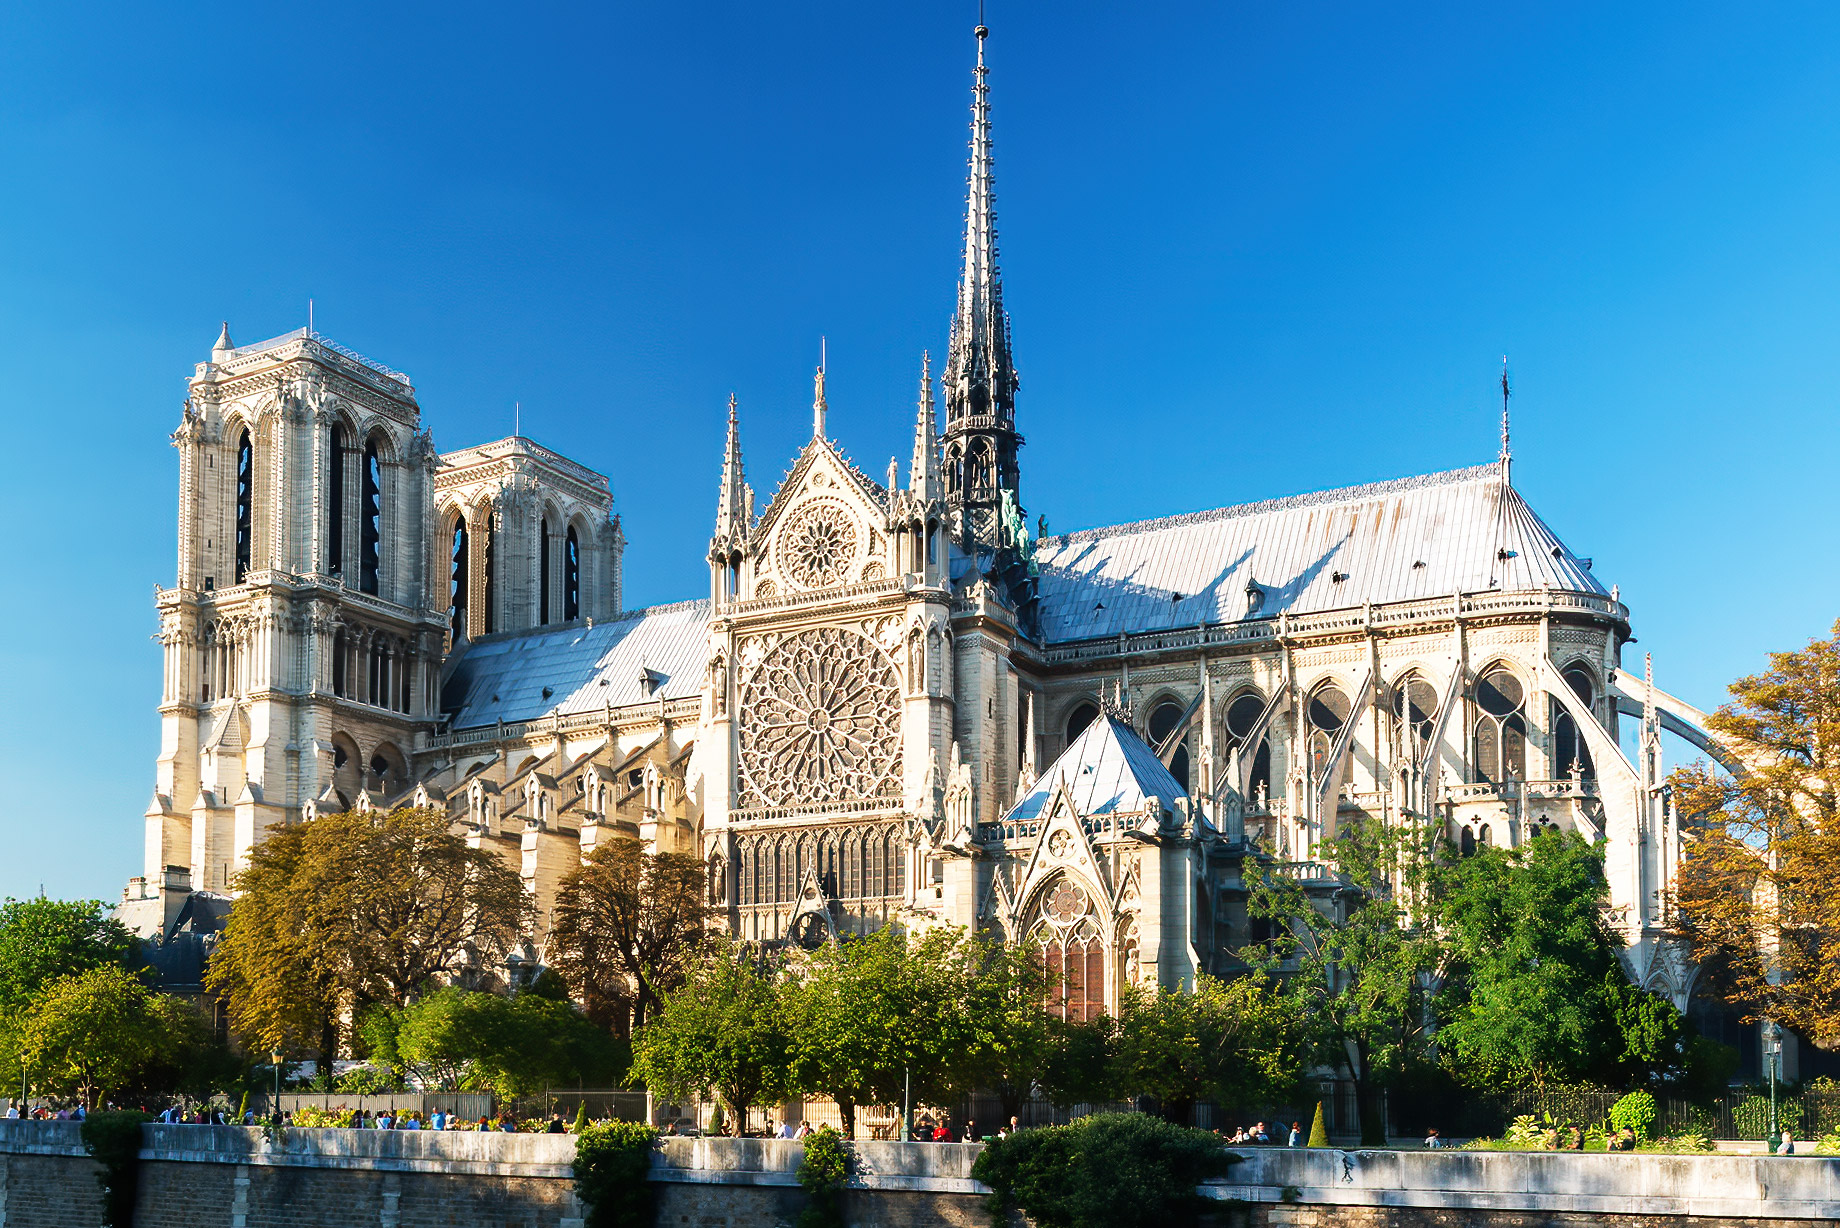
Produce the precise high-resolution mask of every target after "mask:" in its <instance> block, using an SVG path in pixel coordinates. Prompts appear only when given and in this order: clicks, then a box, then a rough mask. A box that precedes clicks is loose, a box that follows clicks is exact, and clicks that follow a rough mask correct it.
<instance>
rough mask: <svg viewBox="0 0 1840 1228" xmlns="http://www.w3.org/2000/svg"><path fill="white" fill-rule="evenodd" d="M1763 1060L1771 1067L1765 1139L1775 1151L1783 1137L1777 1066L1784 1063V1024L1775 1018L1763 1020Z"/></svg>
mask: <svg viewBox="0 0 1840 1228" xmlns="http://www.w3.org/2000/svg"><path fill="white" fill-rule="evenodd" d="M1763 1060H1764V1061H1765V1062H1767V1063H1768V1064H1769V1067H1770V1136H1769V1138H1768V1139H1767V1140H1765V1141H1766V1143H1767V1144H1768V1146H1769V1148H1770V1150H1771V1151H1775V1150H1776V1144H1777V1141H1778V1140H1779V1139H1780V1138H1781V1131H1780V1130H1779V1128H1778V1126H1777V1119H1776V1078H1777V1073H1778V1070H1777V1068H1778V1067H1779V1066H1780V1065H1781V1064H1782V1025H1781V1024H1779V1023H1777V1022H1776V1021H1775V1020H1774V1019H1765V1020H1764V1021H1763Z"/></svg>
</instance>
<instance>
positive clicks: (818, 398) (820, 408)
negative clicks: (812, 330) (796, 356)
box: [811, 337, 829, 439]
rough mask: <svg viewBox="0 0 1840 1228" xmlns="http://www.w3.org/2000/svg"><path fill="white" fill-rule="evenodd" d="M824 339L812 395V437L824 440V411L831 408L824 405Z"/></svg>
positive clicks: (819, 348)
mask: <svg viewBox="0 0 1840 1228" xmlns="http://www.w3.org/2000/svg"><path fill="white" fill-rule="evenodd" d="M824 348H825V345H824V338H823V337H819V338H818V374H817V376H816V377H815V378H814V379H813V380H812V393H811V437H812V438H813V439H823V438H824V411H825V410H826V409H827V408H829V407H828V406H826V405H825V403H824V359H825V354H824Z"/></svg>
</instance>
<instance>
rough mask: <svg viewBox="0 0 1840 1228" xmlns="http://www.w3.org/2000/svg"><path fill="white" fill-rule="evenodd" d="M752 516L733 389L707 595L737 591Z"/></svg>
mask: <svg viewBox="0 0 1840 1228" xmlns="http://www.w3.org/2000/svg"><path fill="white" fill-rule="evenodd" d="M753 520H754V492H753V491H752V490H749V489H748V484H747V472H746V470H745V469H744V468H743V466H742V462H741V422H740V415H739V413H738V411H737V409H736V405H735V397H734V394H733V393H730V394H729V398H728V443H727V447H726V449H725V450H724V452H723V455H722V481H721V486H720V489H719V490H718V492H717V494H716V531H715V535H714V536H713V537H711V538H710V539H709V583H710V598H711V600H713V601H716V602H723V601H733V600H734V599H735V598H736V597H737V596H738V595H739V592H740V586H741V561H742V558H743V556H744V555H745V554H746V552H747V539H748V530H749V529H750V528H751V527H752V526H753Z"/></svg>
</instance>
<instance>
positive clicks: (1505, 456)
mask: <svg viewBox="0 0 1840 1228" xmlns="http://www.w3.org/2000/svg"><path fill="white" fill-rule="evenodd" d="M1513 455H1514V453H1513V452H1512V451H1511V450H1510V449H1509V447H1508V356H1507V355H1506V354H1503V355H1502V356H1501V457H1500V460H1501V476H1502V480H1503V481H1506V480H1507V478H1508V465H1509V462H1510V460H1512V458H1513Z"/></svg>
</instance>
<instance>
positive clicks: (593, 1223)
mask: <svg viewBox="0 0 1840 1228" xmlns="http://www.w3.org/2000/svg"><path fill="white" fill-rule="evenodd" d="M657 1142H658V1132H657V1131H656V1130H654V1129H652V1128H651V1127H650V1126H647V1125H641V1124H640V1123H638V1122H631V1121H614V1122H609V1123H607V1124H606V1125H604V1126H591V1127H589V1128H588V1129H587V1130H584V1131H582V1133H581V1135H580V1137H578V1138H577V1139H576V1140H575V1193H576V1194H577V1195H579V1196H580V1198H581V1200H582V1201H583V1202H584V1203H586V1204H587V1205H588V1214H587V1215H586V1216H585V1217H584V1218H583V1223H584V1225H585V1228H649V1225H650V1224H651V1222H652V1212H653V1203H654V1201H655V1200H654V1198H653V1195H652V1186H651V1181H650V1179H649V1178H650V1172H651V1167H652V1148H653V1147H654V1146H656V1145H657Z"/></svg>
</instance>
